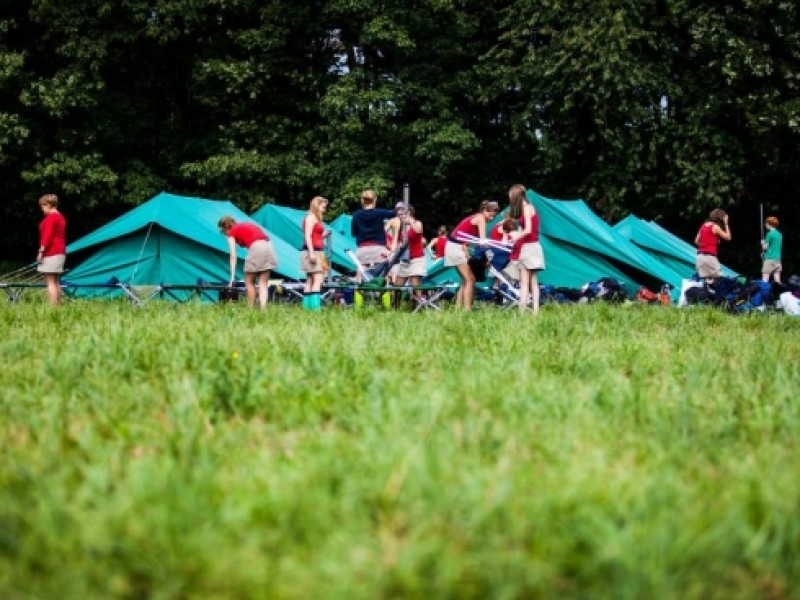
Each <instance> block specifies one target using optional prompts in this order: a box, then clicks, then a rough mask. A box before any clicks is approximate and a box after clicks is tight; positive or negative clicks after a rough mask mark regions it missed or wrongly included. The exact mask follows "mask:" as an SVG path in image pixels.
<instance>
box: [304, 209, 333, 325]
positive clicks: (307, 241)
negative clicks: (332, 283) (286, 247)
mask: <svg viewBox="0 0 800 600" xmlns="http://www.w3.org/2000/svg"><path fill="white" fill-rule="evenodd" d="M327 209H328V200H327V199H325V198H323V197H322V196H315V197H314V198H313V199H312V200H311V203H310V205H309V207H308V212H307V213H306V216H305V217H303V223H302V228H303V249H302V252H301V253H300V270H301V271H305V273H306V283H305V287H304V288H303V308H305V309H306V310H314V311H317V310H320V309H321V308H322V299H321V296H320V293H321V291H322V282H323V280H324V279H325V273H326V272H327V270H328V262H327V260H325V252H324V246H323V241H324V239H325V237H327V236H328V235H329V234H330V232H329V231H326V230H325V226H324V225H323V221H322V219H323V217H324V215H325V211H326V210H327Z"/></svg>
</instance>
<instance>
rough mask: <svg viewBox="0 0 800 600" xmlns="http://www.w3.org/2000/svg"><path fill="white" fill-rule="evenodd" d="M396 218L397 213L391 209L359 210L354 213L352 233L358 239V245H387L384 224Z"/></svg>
mask: <svg viewBox="0 0 800 600" xmlns="http://www.w3.org/2000/svg"><path fill="white" fill-rule="evenodd" d="M394 216H395V212H394V211H393V210H392V209H390V208H368V209H363V208H359V209H358V210H357V211H356V212H354V213H353V221H352V223H351V225H350V233H352V234H353V237H354V238H356V244H358V245H359V246H362V245H364V244H377V245H380V246H385V245H386V232H385V231H384V230H383V222H384V221H385V220H386V219H391V218H392V217H394Z"/></svg>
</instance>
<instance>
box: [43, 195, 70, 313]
mask: <svg viewBox="0 0 800 600" xmlns="http://www.w3.org/2000/svg"><path fill="white" fill-rule="evenodd" d="M39 208H41V209H42V212H43V213H44V219H42V221H41V223H39V252H38V253H37V254H36V263H37V271H39V273H41V274H42V275H44V281H45V283H46V284H47V299H48V300H49V302H50V304H51V305H53V306H56V305H58V304H61V282H60V281H59V278H60V276H61V273H63V272H64V263H65V262H66V258H67V220H66V219H65V218H64V215H62V214H61V213H60V212H59V210H58V196H56V195H55V194H45V195H44V196H42V197H41V198H39Z"/></svg>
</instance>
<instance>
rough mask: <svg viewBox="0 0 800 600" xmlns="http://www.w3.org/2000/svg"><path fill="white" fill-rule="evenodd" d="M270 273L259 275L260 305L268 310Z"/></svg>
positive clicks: (265, 272)
mask: <svg viewBox="0 0 800 600" xmlns="http://www.w3.org/2000/svg"><path fill="white" fill-rule="evenodd" d="M268 288H269V271H264V272H263V273H259V274H258V304H259V306H260V307H261V308H262V309H264V308H267V300H268V299H269V296H268V292H269V289H268Z"/></svg>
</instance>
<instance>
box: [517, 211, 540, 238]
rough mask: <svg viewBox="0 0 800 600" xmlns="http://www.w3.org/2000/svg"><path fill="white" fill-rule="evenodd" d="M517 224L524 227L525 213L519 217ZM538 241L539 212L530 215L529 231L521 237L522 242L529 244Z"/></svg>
mask: <svg viewBox="0 0 800 600" xmlns="http://www.w3.org/2000/svg"><path fill="white" fill-rule="evenodd" d="M519 224H520V226H521V227H522V228H523V229H524V228H525V214H524V213H523V215H522V216H521V217H520V218H519ZM538 241H539V213H534V214H533V217H531V232H530V233H529V234H528V235H526V236H524V237H523V238H522V243H523V244H531V243H533V242H538Z"/></svg>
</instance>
